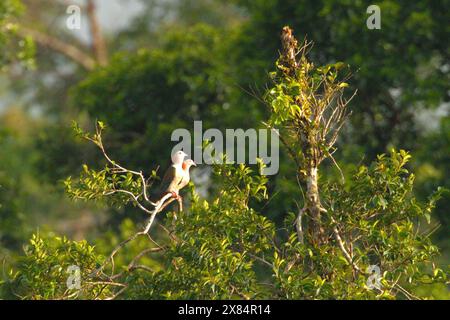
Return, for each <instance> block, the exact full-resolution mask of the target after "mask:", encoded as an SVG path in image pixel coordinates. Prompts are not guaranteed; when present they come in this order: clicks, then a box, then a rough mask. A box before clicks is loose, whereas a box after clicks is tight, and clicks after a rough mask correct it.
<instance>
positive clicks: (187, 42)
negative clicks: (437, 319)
mask: <svg viewBox="0 0 450 320" xmlns="http://www.w3.org/2000/svg"><path fill="white" fill-rule="evenodd" d="M68 3H76V4H78V5H80V6H81V9H82V13H83V18H82V29H81V30H69V29H68V28H67V27H66V24H65V21H66V19H67V14H66V8H67V5H68ZM369 4H370V3H368V2H367V1H362V0H357V1H346V0H340V1H338V0H327V1H325V0H318V1H298V0H283V1H281V0H252V1H247V0H231V1H219V0H165V1H163V0H148V1H144V0H135V1H119V0H117V1H106V0H98V1H54V0H23V1H18V0H6V1H5V0H3V1H2V2H1V4H0V30H1V33H0V52H1V54H0V66H1V67H2V69H3V70H4V71H3V72H2V74H1V77H0V259H4V258H7V261H8V263H9V264H13V263H14V261H15V260H14V259H15V257H17V256H18V255H20V254H22V252H23V250H22V246H23V245H24V244H25V243H26V242H27V239H29V238H30V236H31V233H32V232H35V231H36V230H40V232H42V233H45V232H57V233H60V234H65V235H67V236H68V237H70V238H73V239H75V240H81V239H87V240H89V241H90V243H93V244H95V245H96V246H97V248H98V250H99V251H100V252H102V253H106V252H108V250H109V249H110V248H111V246H112V245H113V244H114V243H117V242H118V241H120V239H121V238H123V237H122V235H124V234H127V232H128V233H129V232H130V230H132V229H133V227H134V224H135V223H141V222H142V215H141V214H140V213H139V214H137V212H136V211H135V209H133V208H128V207H125V208H122V209H120V210H118V209H114V210H113V209H109V208H107V207H105V206H101V205H96V206H93V205H88V204H80V203H74V202H71V201H69V200H68V199H67V197H66V196H65V195H64V191H63V186H62V182H61V181H62V180H63V179H65V178H66V177H67V176H70V175H76V174H77V173H78V172H79V170H80V166H81V164H82V163H89V164H95V163H99V159H100V158H99V154H98V153H97V152H95V150H94V149H93V148H92V147H90V146H88V145H86V144H81V143H80V141H78V140H77V139H75V138H74V137H73V135H72V132H71V129H70V122H71V121H72V120H76V121H77V122H79V123H80V124H81V125H82V126H83V127H86V128H89V127H90V126H92V124H93V123H94V122H95V120H96V119H101V120H103V121H105V122H106V123H107V124H108V125H109V127H110V134H109V135H108V137H107V141H106V144H107V145H108V148H109V149H110V150H111V153H112V155H113V158H114V159H117V160H119V161H120V162H123V163H126V164H127V167H130V168H133V169H136V170H144V172H146V173H147V174H149V173H150V172H151V170H153V169H155V168H156V167H157V166H161V169H162V170H163V169H165V167H166V166H167V165H168V160H167V159H168V155H169V154H170V151H171V148H172V147H173V145H172V144H171V143H168V141H170V135H171V132H172V130H174V129H176V128H187V129H189V130H192V126H193V121H194V120H202V121H203V125H204V128H205V129H206V128H212V127H214V128H219V129H224V128H244V129H245V128H249V127H261V124H260V122H261V121H262V120H264V119H266V118H267V115H268V109H267V107H266V106H265V105H264V104H262V103H260V100H259V99H258V98H260V97H261V95H262V93H263V92H264V90H265V88H266V87H267V84H268V83H269V78H268V76H267V73H268V71H270V70H272V69H273V67H272V66H273V63H274V61H275V60H276V59H277V57H278V54H277V52H278V49H279V47H280V45H279V32H280V30H281V28H282V27H283V26H284V25H290V26H291V27H293V29H294V30H295V32H296V35H297V37H298V38H300V39H301V38H303V37H307V38H308V39H309V40H312V41H314V48H313V50H312V51H311V58H312V60H313V61H314V62H315V63H316V65H321V64H328V63H334V62H336V61H343V62H345V63H346V64H349V65H350V68H351V70H352V71H353V77H352V79H351V81H349V83H350V85H351V86H352V88H351V89H358V94H357V96H356V98H355V100H353V101H352V104H351V109H352V111H353V114H352V117H351V123H350V124H348V125H347V126H346V128H345V130H344V132H343V133H342V134H341V138H340V140H339V141H338V148H339V150H338V151H337V153H336V154H335V158H336V159H337V161H338V162H339V164H340V166H341V168H342V169H343V171H344V173H345V174H346V175H347V174H349V172H350V171H351V170H352V169H354V168H355V167H356V166H357V165H358V164H367V163H369V162H371V161H373V160H374V159H375V158H376V155H377V154H380V153H383V152H386V151H388V150H389V149H390V148H391V147H395V148H399V149H400V148H401V149H406V150H409V151H410V152H411V154H412V155H413V160H414V161H412V162H411V163H410V164H408V166H409V169H410V170H411V171H413V172H415V174H416V193H417V194H416V196H417V198H418V199H421V200H423V201H425V200H426V199H427V197H428V195H429V194H430V193H431V192H432V191H433V190H435V189H436V188H437V187H438V186H443V187H445V188H450V180H449V178H448V172H449V171H450V170H449V160H450V159H449V154H450V119H449V102H450V101H449V98H450V97H449V92H450V91H449V85H448V84H449V71H450V64H449V63H450V62H449V55H450V49H449V46H448V39H449V38H450V25H449V24H448V21H449V13H448V12H449V10H448V9H449V8H450V1H448V0H441V1H437V0H436V1H434V0H433V1H414V2H412V1H406V0H384V1H379V2H378V3H377V4H378V5H379V6H380V8H381V19H382V20H381V30H368V29H367V27H366V19H367V17H368V14H367V13H366V8H367V6H368V5H369ZM115 6H116V9H117V8H120V9H118V10H116V11H114V10H113V9H111V8H114V7H115ZM129 12H133V14H131V13H129ZM116 24H117V25H120V27H118V26H116ZM31 39H33V41H34V46H33V44H32V41H31ZM34 47H35V50H34ZM34 51H35V54H34V61H32V60H30V57H31V56H32V55H33V53H34ZM74 52H75V53H76V54H74ZM33 65H34V68H33ZM202 170H203V171H205V170H206V169H200V170H199V171H200V172H201V171H202ZM294 170H295V169H294V167H293V166H292V165H291V163H290V162H289V160H288V159H287V157H286V155H285V154H284V153H282V154H281V163H280V172H279V174H278V175H276V176H273V177H270V180H269V184H268V187H269V195H270V197H271V198H270V201H269V203H268V204H264V207H260V208H258V209H259V211H260V212H263V214H264V215H265V216H267V217H268V218H270V219H271V220H272V221H274V223H275V224H278V225H280V224H281V223H282V221H283V220H284V218H285V217H286V214H287V212H290V211H295V210H296V204H295V202H293V200H292V199H293V198H296V197H299V194H298V193H299V190H298V186H297V185H296V184H295V183H294V182H292V180H291V179H286V178H287V177H292V176H294V175H295V173H294ZM206 173H207V172H206ZM323 176H326V178H327V179H331V180H333V179H334V180H337V179H338V178H339V173H338V172H337V171H336V169H334V168H333V166H332V165H331V163H330V164H329V167H328V168H326V169H325V172H324V173H323ZM274 190H276V192H274ZM213 196H214V190H210V193H209V197H211V198H212V197H213ZM255 206H258V204H255ZM449 210H450V201H449V196H448V193H446V194H444V197H443V199H441V200H440V201H439V202H438V203H437V208H436V215H435V217H434V219H435V220H434V221H433V222H434V223H436V224H440V228H439V229H438V230H437V231H436V232H435V233H434V235H433V237H434V240H435V242H436V244H437V245H438V246H439V247H440V248H441V251H442V257H441V263H442V264H443V265H448V264H449V263H450V241H449V237H448V235H449V231H450V218H449V217H450V216H449ZM129 250H131V251H133V250H134V253H137V252H139V245H136V248H131V249H129ZM126 254H129V255H130V257H131V256H132V254H133V252H130V253H126ZM149 263H152V264H154V266H155V267H157V266H158V261H157V260H155V261H152V262H149ZM424 290H428V289H424ZM433 294H434V295H435V296H436V297H448V292H442V291H439V292H433Z"/></svg>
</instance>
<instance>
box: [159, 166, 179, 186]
mask: <svg viewBox="0 0 450 320" xmlns="http://www.w3.org/2000/svg"><path fill="white" fill-rule="evenodd" d="M178 171H179V170H177V168H176V167H175V166H173V165H172V166H170V167H169V169H167V171H166V173H165V174H164V177H163V179H162V181H161V186H160V191H161V192H162V193H163V192H172V191H175V192H178V188H179V187H178V184H179V182H180V181H179V180H180V177H179V173H178Z"/></svg>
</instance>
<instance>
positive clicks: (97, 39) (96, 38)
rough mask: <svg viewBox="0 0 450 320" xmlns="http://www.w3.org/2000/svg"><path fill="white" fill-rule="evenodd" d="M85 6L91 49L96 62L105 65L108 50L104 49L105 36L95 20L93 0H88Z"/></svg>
mask: <svg viewBox="0 0 450 320" xmlns="http://www.w3.org/2000/svg"><path fill="white" fill-rule="evenodd" d="M86 8H87V16H88V19H89V26H90V29H91V37H92V51H93V52H94V55H95V58H96V60H97V62H98V64H99V65H101V66H105V65H107V64H108V52H107V49H106V44H105V38H104V37H103V34H102V32H101V29H100V24H99V23H98V20H97V14H96V13H97V12H96V11H97V9H96V6H95V3H94V0H88V1H87V7H86Z"/></svg>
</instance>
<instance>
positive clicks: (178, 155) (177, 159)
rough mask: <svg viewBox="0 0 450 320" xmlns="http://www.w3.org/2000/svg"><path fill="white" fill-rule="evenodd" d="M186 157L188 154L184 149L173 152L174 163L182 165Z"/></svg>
mask: <svg viewBox="0 0 450 320" xmlns="http://www.w3.org/2000/svg"><path fill="white" fill-rule="evenodd" d="M186 157H187V154H186V153H184V152H183V151H181V150H180V151H176V152H175V153H173V154H172V163H173V164H177V165H180V164H182V163H183V160H184V158H186Z"/></svg>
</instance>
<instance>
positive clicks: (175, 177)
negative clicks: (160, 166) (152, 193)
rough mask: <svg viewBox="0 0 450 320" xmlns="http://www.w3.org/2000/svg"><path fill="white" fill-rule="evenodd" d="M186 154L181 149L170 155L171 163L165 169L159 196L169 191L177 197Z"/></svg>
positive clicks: (183, 177)
mask: <svg viewBox="0 0 450 320" xmlns="http://www.w3.org/2000/svg"><path fill="white" fill-rule="evenodd" d="M186 156H187V154H186V153H184V152H183V151H177V152H175V153H174V154H173V155H172V165H171V166H170V167H169V169H167V171H166V173H165V174H164V177H163V179H162V181H161V186H160V191H161V194H160V198H161V197H163V196H165V195H166V194H168V193H171V194H172V196H173V197H174V198H178V197H179V196H178V191H179V190H180V185H181V183H182V182H183V180H184V179H185V171H184V170H183V164H184V162H183V160H184V158H185V157H186ZM191 161H192V160H191ZM188 171H189V170H188ZM188 182H189V181H188ZM184 186H185V185H184Z"/></svg>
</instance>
